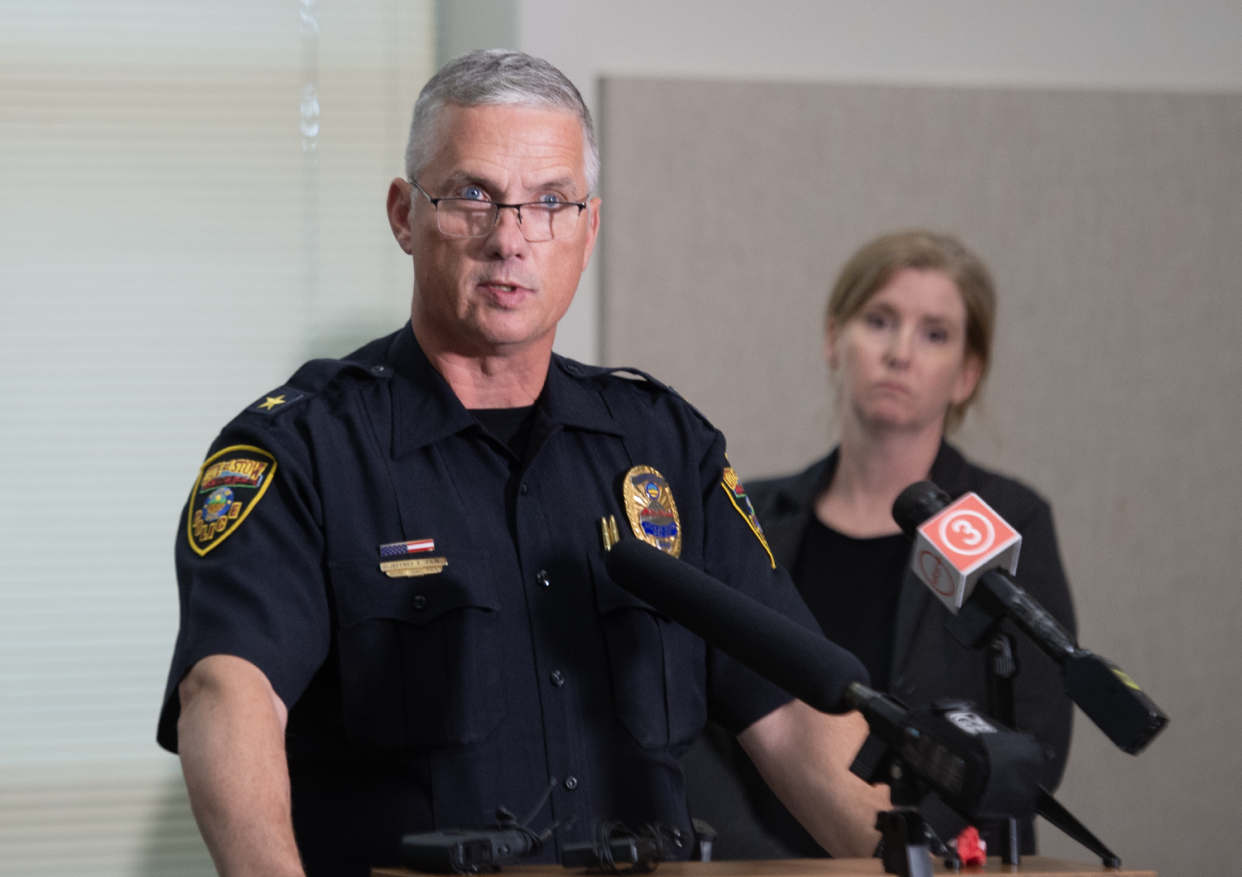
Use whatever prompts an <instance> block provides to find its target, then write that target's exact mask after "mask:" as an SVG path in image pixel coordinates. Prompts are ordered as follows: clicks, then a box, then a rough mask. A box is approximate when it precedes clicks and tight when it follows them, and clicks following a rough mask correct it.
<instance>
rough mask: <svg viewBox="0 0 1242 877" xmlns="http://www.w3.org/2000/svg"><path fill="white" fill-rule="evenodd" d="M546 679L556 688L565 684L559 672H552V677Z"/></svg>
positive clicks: (562, 674)
mask: <svg viewBox="0 0 1242 877" xmlns="http://www.w3.org/2000/svg"><path fill="white" fill-rule="evenodd" d="M548 678H549V679H551V680H552V684H553V685H555V686H556V687H557V688H560V687H561V686H562V685H564V684H565V674H564V673H562V672H561V671H560V670H553V671H552V675H551V676H550V677H548Z"/></svg>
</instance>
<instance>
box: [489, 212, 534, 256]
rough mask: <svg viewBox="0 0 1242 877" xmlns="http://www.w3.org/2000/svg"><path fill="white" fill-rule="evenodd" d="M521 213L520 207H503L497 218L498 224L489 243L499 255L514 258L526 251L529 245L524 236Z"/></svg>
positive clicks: (494, 226) (493, 229) (493, 228)
mask: <svg viewBox="0 0 1242 877" xmlns="http://www.w3.org/2000/svg"><path fill="white" fill-rule="evenodd" d="M520 216H521V213H520V208H518V207H501V208H500V212H499V214H498V215H497V216H496V224H495V225H493V226H492V233H491V234H490V235H488V237H487V241H488V245H489V247H491V248H492V249H493V250H494V251H495V252H496V253H497V254H498V255H500V256H503V257H508V256H514V255H517V254H518V253H521V252H523V251H525V250H526V248H527V247H528V246H529V244H528V243H527V241H526V238H525V237H523V236H522V223H521V219H520Z"/></svg>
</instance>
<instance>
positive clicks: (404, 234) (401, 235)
mask: <svg viewBox="0 0 1242 877" xmlns="http://www.w3.org/2000/svg"><path fill="white" fill-rule="evenodd" d="M388 224H389V225H390V226H391V227H392V236H393V237H395V238H396V239H397V243H398V244H399V245H400V246H401V249H402V250H404V251H405V252H406V253H410V254H412V253H413V246H414V230H413V229H412V228H410V184H409V183H408V182H406V181H405V180H403V179H401V178H400V177H397V178H396V179H395V180H393V181H392V185H390V186H389V187H388Z"/></svg>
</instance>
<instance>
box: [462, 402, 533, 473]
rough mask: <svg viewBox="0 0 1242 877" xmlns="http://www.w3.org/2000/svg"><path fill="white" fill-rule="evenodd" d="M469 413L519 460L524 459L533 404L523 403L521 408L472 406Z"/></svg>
mask: <svg viewBox="0 0 1242 877" xmlns="http://www.w3.org/2000/svg"><path fill="white" fill-rule="evenodd" d="M470 413H471V414H473V415H474V419H475V420H477V421H479V423H481V424H483V428H484V429H486V430H487V431H488V432H489V433H491V434H492V435H493V436H495V437H496V438H498V439H500V441H501V443H503V444H504V446H505V447H506V448H508V449H509V450H510V451H512V452H513V455H514V456H515V457H517V458H518V460H519V461H521V460H525V459H526V446H527V445H528V444H529V443H530V429H531V426H532V425H533V424H534V422H535V418H534V414H535V406H534V405H523V406H522V407H521V408H474V409H471V411H470Z"/></svg>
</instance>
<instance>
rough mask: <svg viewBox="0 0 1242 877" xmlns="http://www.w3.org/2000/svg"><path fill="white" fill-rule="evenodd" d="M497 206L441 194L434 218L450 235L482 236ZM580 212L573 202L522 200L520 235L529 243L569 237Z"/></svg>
mask: <svg viewBox="0 0 1242 877" xmlns="http://www.w3.org/2000/svg"><path fill="white" fill-rule="evenodd" d="M499 209H500V208H498V207H497V206H496V205H495V204H490V203H488V202H486V201H471V200H468V199H465V198H444V199H441V200H440V202H439V203H438V204H437V205H436V220H437V223H438V224H439V227H440V231H441V232H442V233H443V234H446V235H448V236H449V237H455V238H482V237H487V235H489V234H490V233H491V231H492V228H493V227H494V226H495V225H496V214H497V212H498V211H499ZM580 212H581V211H579V209H578V205H576V204H548V205H544V204H523V205H522V207H521V211H520V214H519V224H520V226H521V228H522V237H524V238H526V240H528V241H531V242H532V243H533V242H537V241H550V240H554V239H555V238H558V237H561V238H564V237H569V236H570V235H572V234H573V232H574V229H575V228H576V227H577V225H578V214H579V213H580Z"/></svg>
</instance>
